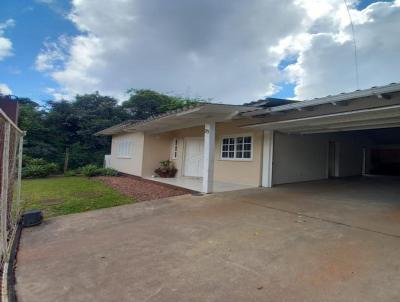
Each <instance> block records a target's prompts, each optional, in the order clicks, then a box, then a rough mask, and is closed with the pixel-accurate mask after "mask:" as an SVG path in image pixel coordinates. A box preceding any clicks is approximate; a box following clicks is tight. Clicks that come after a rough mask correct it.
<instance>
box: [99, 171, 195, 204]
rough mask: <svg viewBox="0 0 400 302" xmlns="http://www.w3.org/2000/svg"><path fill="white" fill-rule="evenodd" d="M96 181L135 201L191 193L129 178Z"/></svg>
mask: <svg viewBox="0 0 400 302" xmlns="http://www.w3.org/2000/svg"><path fill="white" fill-rule="evenodd" d="M96 179H98V180H99V181H102V182H103V183H105V184H107V185H109V186H110V187H112V188H114V189H116V190H118V191H119V192H121V193H122V194H125V195H127V196H130V197H134V198H135V199H136V200H137V201H146V200H154V199H160V198H166V197H172V196H179V195H184V194H188V193H190V192H191V191H189V190H186V189H181V188H177V187H173V186H169V185H164V184H159V183H156V182H154V181H150V180H146V179H142V178H136V177H129V176H116V177H114V176H100V177H96Z"/></svg>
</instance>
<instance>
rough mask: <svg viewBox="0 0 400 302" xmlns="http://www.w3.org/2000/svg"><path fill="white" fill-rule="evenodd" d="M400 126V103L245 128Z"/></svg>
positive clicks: (296, 130) (311, 129)
mask: <svg viewBox="0 0 400 302" xmlns="http://www.w3.org/2000/svg"><path fill="white" fill-rule="evenodd" d="M394 127H400V105H392V106H385V107H378V108H370V109H362V110H354V111H348V112H341V113H333V114H326V115H319V116H312V117H304V118H296V119H289V120H281V121H276V122H268V123H261V124H255V125H247V126H244V128H253V129H263V130H278V131H280V132H286V133H301V134H311V133H325V132H340V131H352V130H365V129H377V128H394Z"/></svg>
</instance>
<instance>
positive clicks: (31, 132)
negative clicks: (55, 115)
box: [16, 98, 57, 158]
mask: <svg viewBox="0 0 400 302" xmlns="http://www.w3.org/2000/svg"><path fill="white" fill-rule="evenodd" d="M16 100H17V101H18V102H19V119H18V124H19V127H20V128H21V129H22V130H26V131H27V134H26V136H25V139H24V142H25V143H24V153H25V154H28V155H29V156H31V157H36V158H54V157H55V156H56V154H57V150H56V148H55V145H54V144H53V142H52V141H51V131H50V129H48V128H47V127H46V125H45V122H46V115H47V113H46V111H45V110H44V109H43V108H42V107H41V106H40V105H39V104H38V103H36V102H33V101H31V100H30V99H28V98H17V99H16Z"/></svg>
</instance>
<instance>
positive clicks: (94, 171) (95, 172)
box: [81, 165, 100, 177]
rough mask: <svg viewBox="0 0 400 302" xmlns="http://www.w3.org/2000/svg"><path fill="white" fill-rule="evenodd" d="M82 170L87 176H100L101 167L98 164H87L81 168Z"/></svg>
mask: <svg viewBox="0 0 400 302" xmlns="http://www.w3.org/2000/svg"><path fill="white" fill-rule="evenodd" d="M81 172H82V174H83V175H85V176H87V177H93V176H99V175H100V174H99V173H100V168H98V167H97V166H96V165H86V166H83V167H82V168H81Z"/></svg>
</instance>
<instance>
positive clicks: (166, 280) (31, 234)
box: [16, 179, 400, 302]
mask: <svg viewBox="0 0 400 302" xmlns="http://www.w3.org/2000/svg"><path fill="white" fill-rule="evenodd" d="M399 196H400V186H399V183H398V182H396V181H387V180H385V181H384V180H379V179H378V180H375V181H372V180H363V181H360V180H347V181H342V180H340V181H330V182H327V181H323V182H314V183H303V184H296V185H287V186H280V187H276V188H274V189H270V190H268V189H252V190H244V191H240V192H231V193H222V194H216V195H211V196H206V197H192V196H189V197H188V196H180V197H175V198H170V199H167V200H162V201H153V202H143V203H139V204H135V205H127V206H120V207H117V208H113V209H106V210H99V211H94V212H90V213H83V214H76V215H70V216H65V217H62V218H56V219H52V220H50V221H48V222H46V223H45V224H43V225H42V226H39V227H35V228H31V229H26V230H24V232H23V235H22V242H21V246H20V251H19V254H18V265H17V270H16V275H17V294H18V298H19V301H20V302H25V301H29V302H35V301H41V302H47V301H49V302H50V301H51V302H54V301H71V302H79V301H85V302H87V301H139V302H145V301H171V302H172V301H173V302H176V301H229V302H235V301H240V302H242V301H273V302H279V301H285V302H291V301H293V302H301V301H307V302H312V301H316V302H317V301H318V302H325V301H327V302H328V301H346V302H348V301H351V302H355V301H360V302H361V301H362V302H368V301H373V302H376V301H380V302H385V301H400V256H399V255H400V253H399V251H400V199H399ZM299 213H301V214H299Z"/></svg>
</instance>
